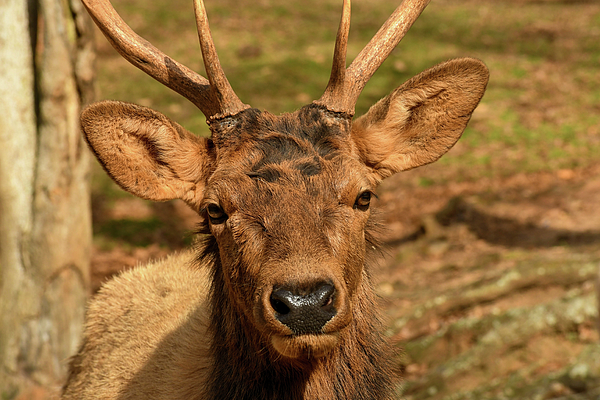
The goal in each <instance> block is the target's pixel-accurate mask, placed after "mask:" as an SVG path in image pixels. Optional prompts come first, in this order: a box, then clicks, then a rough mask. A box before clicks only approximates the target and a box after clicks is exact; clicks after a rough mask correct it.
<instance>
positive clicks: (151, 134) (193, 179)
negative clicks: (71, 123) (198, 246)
mask: <svg viewBox="0 0 600 400" xmlns="http://www.w3.org/2000/svg"><path fill="white" fill-rule="evenodd" d="M81 126H82V128H83V132H84V135H85V138H86V141H87V142H88V144H89V146H90V148H91V150H92V151H93V152H94V154H95V155H96V158H98V161H99V162H100V164H102V166H103V167H104V169H105V170H106V171H107V173H108V174H109V175H110V176H111V177H112V179H113V180H114V181H115V182H116V183H118V184H119V186H121V187H122V188H123V189H125V190H126V191H128V192H130V193H132V194H134V195H136V196H138V197H141V198H144V199H148V200H155V201H164V200H171V199H182V200H184V201H185V202H186V203H188V205H190V206H191V207H192V208H194V209H198V207H199V204H200V201H201V200H202V196H203V190H204V186H205V182H206V181H207V179H208V176H209V175H210V172H211V170H212V165H214V159H215V157H214V151H213V146H212V142H211V141H210V140H209V139H205V138H199V137H196V136H195V135H194V134H192V133H190V132H189V131H187V130H185V129H184V128H183V127H181V126H180V125H178V124H177V123H175V122H173V121H171V120H170V119H169V118H167V117H165V116H164V115H163V114H161V113H159V112H157V111H154V110H151V109H149V108H147V107H142V106H138V105H135V104H130V103H123V102H119V101H103V102H99V103H94V104H92V105H90V106H89V107H87V108H86V109H85V110H84V111H83V112H82V114H81Z"/></svg>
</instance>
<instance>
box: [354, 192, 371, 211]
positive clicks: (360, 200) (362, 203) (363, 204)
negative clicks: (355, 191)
mask: <svg viewBox="0 0 600 400" xmlns="http://www.w3.org/2000/svg"><path fill="white" fill-rule="evenodd" d="M371 196H373V193H371V192H369V191H366V192H362V193H361V194H359V195H358V197H357V198H356V201H355V202H354V208H358V209H359V210H363V211H364V210H366V209H367V208H369V205H370V204H371Z"/></svg>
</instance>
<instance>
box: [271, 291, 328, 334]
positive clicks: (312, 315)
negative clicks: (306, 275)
mask: <svg viewBox="0 0 600 400" xmlns="http://www.w3.org/2000/svg"><path fill="white" fill-rule="evenodd" d="M334 295H335V287H333V285H331V284H329V283H326V282H321V283H319V284H317V285H314V286H312V288H311V289H310V290H301V289H298V288H295V287H285V286H283V287H275V288H274V289H273V293H271V306H272V307H273V310H275V317H276V318H277V319H278V320H279V322H281V323H282V324H284V325H286V326H287V327H288V328H290V329H291V330H292V332H294V334H296V335H302V334H307V333H321V329H322V328H323V326H324V325H325V324H326V323H327V321H329V320H330V319H331V318H333V317H334V316H335V314H336V310H335V307H334V305H333V300H334Z"/></svg>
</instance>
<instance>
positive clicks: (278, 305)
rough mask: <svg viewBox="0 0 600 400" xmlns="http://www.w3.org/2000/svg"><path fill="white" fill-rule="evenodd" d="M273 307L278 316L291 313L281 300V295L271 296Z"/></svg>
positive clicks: (274, 294)
mask: <svg viewBox="0 0 600 400" xmlns="http://www.w3.org/2000/svg"><path fill="white" fill-rule="evenodd" d="M271 307H273V310H275V312H277V313H278V314H283V315H285V314H287V313H289V312H290V308H289V307H288V305H287V304H285V301H283V300H282V299H281V298H280V294H276V292H273V294H272V295H271Z"/></svg>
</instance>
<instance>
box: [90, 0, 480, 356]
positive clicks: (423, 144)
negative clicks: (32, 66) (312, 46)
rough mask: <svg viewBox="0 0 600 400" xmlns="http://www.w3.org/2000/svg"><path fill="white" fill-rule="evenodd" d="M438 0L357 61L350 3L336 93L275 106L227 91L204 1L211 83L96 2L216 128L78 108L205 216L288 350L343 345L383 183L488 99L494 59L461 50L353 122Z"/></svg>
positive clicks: (96, 145)
mask: <svg viewBox="0 0 600 400" xmlns="http://www.w3.org/2000/svg"><path fill="white" fill-rule="evenodd" d="M427 3H428V0H406V1H404V2H403V3H402V5H401V6H400V7H398V9H397V10H396V11H395V12H394V14H392V16H391V17H390V19H389V20H388V21H387V22H386V24H384V27H383V28H382V29H381V30H380V32H378V33H377V34H376V36H375V38H374V39H373V40H372V41H371V42H370V43H369V45H367V48H365V50H363V52H361V53H360V54H359V56H358V57H357V59H356V60H355V61H354V62H353V63H352V64H351V65H350V66H349V67H348V68H346V67H345V65H346V64H345V49H346V41H347V35H348V28H349V20H350V3H349V1H348V0H345V1H344V8H343V12H342V14H343V16H342V22H341V24H340V30H339V32H338V38H337V41H336V51H335V55H334V65H333V69H332V75H331V78H330V81H329V85H328V86H327V88H326V90H325V93H324V94H323V96H322V97H321V98H320V99H319V100H317V101H315V102H313V104H311V105H308V106H305V107H303V108H302V109H300V110H299V111H297V112H295V113H292V114H285V115H282V116H278V117H276V116H273V115H271V114H269V113H267V112H260V111H258V110H255V109H251V108H249V106H247V105H244V104H243V103H241V101H240V100H239V99H238V98H237V97H236V96H235V94H234V93H233V91H232V90H231V87H230V86H229V83H228V82H227V79H226V78H225V76H224V74H223V72H222V70H221V68H220V65H219V62H218V58H217V57H216V53H215V52H214V46H213V45H212V40H211V39H210V34H209V31H208V25H207V20H206V13H205V11H204V7H203V5H202V2H201V1H199V0H196V1H195V10H196V18H197V22H198V30H199V33H200V43H201V47H202V52H203V56H204V59H205V66H206V70H207V74H208V76H209V79H208V80H206V79H204V78H202V77H200V76H198V75H196V74H195V73H193V72H191V71H190V70H189V69H187V68H186V67H184V66H182V65H180V64H178V63H177V62H176V61H174V60H172V59H170V58H168V57H167V56H165V55H164V54H162V53H160V52H159V51H158V50H156V49H155V48H154V47H152V46H151V45H149V44H148V43H147V42H145V41H143V40H141V39H140V38H139V37H137V35H135V33H133V32H132V31H131V30H130V29H129V28H128V27H127V26H126V25H125V24H124V23H123V21H122V20H120V18H119V17H118V15H116V13H115V12H114V10H113V9H112V7H111V6H110V4H109V3H108V1H107V0H84V4H85V5H86V7H87V8H88V11H89V12H90V13H91V14H92V16H93V17H94V20H95V21H96V22H97V23H98V25H99V27H100V28H101V29H102V30H103V33H104V34H105V35H106V36H107V37H108V38H109V40H110V41H111V43H112V44H113V45H114V46H116V47H117V48H118V50H119V51H120V52H121V54H123V55H124V57H126V58H127V59H128V60H129V61H130V62H132V63H133V64H134V65H136V66H138V67H139V68H141V69H142V70H144V71H145V72H147V73H149V74H150V75H151V76H153V77H154V78H156V79H157V80H159V81H160V82H163V83H164V84H165V85H167V86H169V87H171V88H172V89H174V90H176V91H178V92H179V93H181V94H182V95H184V96H185V97H187V98H188V99H190V100H191V101H192V102H194V104H196V105H197V106H198V107H199V108H200V109H201V110H202V112H203V113H204V114H205V115H206V117H207V120H208V122H209V125H210V128H211V133H212V136H211V138H210V139H206V138H198V137H196V136H194V135H193V134H191V133H190V132H187V131H186V130H185V129H183V128H182V127H181V126H179V125H177V124H176V123H174V122H172V121H170V120H169V119H168V118H167V117H165V116H163V115H162V114H160V113H158V112H156V111H153V110H150V109H148V108H144V107H140V106H136V105H133V104H126V103H121V102H101V103H96V104H93V105H92V106H90V107H88V108H87V109H86V110H85V111H84V112H83V114H82V118H81V120H82V127H83V130H84V132H85V137H86V140H87V141H88V143H89V145H90V147H91V149H92V151H93V152H94V153H95V154H96V156H97V158H98V160H99V161H100V163H101V164H102V165H103V166H104V168H105V169H106V171H107V172H108V173H109V174H110V175H111V177H112V178H113V179H114V180H115V181H116V182H117V183H118V184H119V185H120V186H121V187H123V188H124V189H125V190H127V191H129V192H131V193H133V194H135V195H137V196H139V197H142V198H145V199H151V200H156V201H161V200H169V199H175V198H179V199H182V200H184V201H185V202H187V203H188V205H189V206H190V207H192V208H193V209H194V210H196V211H198V212H199V213H200V214H201V215H202V216H204V218H205V220H206V221H207V223H208V228H209V231H210V233H211V234H212V235H213V236H214V238H215V240H216V242H217V244H218V248H219V259H220V263H217V265H218V266H219V267H220V270H219V271H215V273H216V274H220V275H219V278H220V279H222V281H223V285H224V286H226V288H225V290H224V293H226V295H227V296H228V299H229V301H230V302H231V303H232V304H234V307H235V309H236V311H237V314H238V315H239V316H240V317H242V318H244V319H245V321H248V322H249V325H250V326H251V327H252V329H253V330H255V331H256V332H259V334H260V336H261V337H263V338H264V337H266V338H268V341H269V346H271V347H272V349H273V350H275V351H276V352H277V353H278V354H280V355H282V356H285V357H287V358H291V359H303V360H305V359H307V358H311V357H321V356H324V355H326V354H327V353H328V352H330V351H331V350H332V349H333V348H334V347H335V346H336V344H337V343H338V338H339V337H340V336H341V335H342V334H343V332H344V330H345V329H348V326H349V325H350V324H351V322H352V320H353V315H355V314H356V312H357V311H356V309H357V299H359V298H361V296H363V297H364V296H365V294H364V291H365V287H364V285H363V282H364V280H365V272H364V269H363V268H364V263H365V253H366V248H367V245H368V236H369V229H368V228H369V221H370V219H369V217H370V209H369V205H370V198H371V196H372V193H373V191H374V190H375V188H376V186H377V184H378V183H379V182H380V181H381V180H382V179H383V178H385V177H387V176H390V175H391V174H393V173H396V172H399V171H403V170H407V169H411V168H415V167H418V166H420V165H424V164H427V163H430V162H433V161H435V160H437V159H438V158H439V157H441V156H442V155H443V154H444V153H446V152H447V151H448V150H449V149H450V148H451V147H452V146H453V145H454V143H456V141H457V140H458V138H459V137H460V135H461V134H462V132H463V130H464V128H465V126H466V124H467V122H468V120H469V119H470V116H471V114H472V112H473V110H474V109H475V107H476V106H477V104H478V103H479V100H480V99H481V97H482V96H483V93H484V91H485V87H486V84H487V81H488V71H487V68H486V67H485V65H484V64H483V63H482V62H481V61H479V60H474V59H457V60H451V61H448V62H445V63H442V64H440V65H438V66H436V67H433V68H431V69H429V70H427V71H425V72H423V73H421V74H420V75H418V76H416V77H414V78H413V79H411V80H409V81H408V82H406V83H405V84H403V85H402V86H400V87H398V88H397V89H395V90H394V91H393V92H392V93H391V94H390V95H388V96H387V97H385V98H384V99H382V100H381V101H379V102H378V103H377V104H375V105H374V106H373V107H372V108H371V109H370V110H369V111H368V112H367V114H365V115H364V116H362V117H360V118H358V119H356V120H354V121H352V116H353V114H354V104H355V102H356V99H357V98H358V95H359V94H360V91H361V90H362V88H363V87H364V84H365V83H366V81H367V80H368V79H369V77H370V76H371V75H372V74H373V73H374V71H375V70H376V69H377V67H378V66H379V65H380V63H381V62H383V60H384V59H385V58H386V57H387V55H388V54H389V53H390V52H391V50H392V49H393V48H394V47H395V45H396V44H397V43H398V42H399V41H400V39H401V38H402V36H403V33H404V32H406V30H408V28H409V27H410V25H411V24H412V22H413V21H414V20H415V19H416V18H417V16H418V15H419V13H420V12H421V11H422V9H423V8H424V7H425V6H426V4H427ZM361 291H362V292H361Z"/></svg>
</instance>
